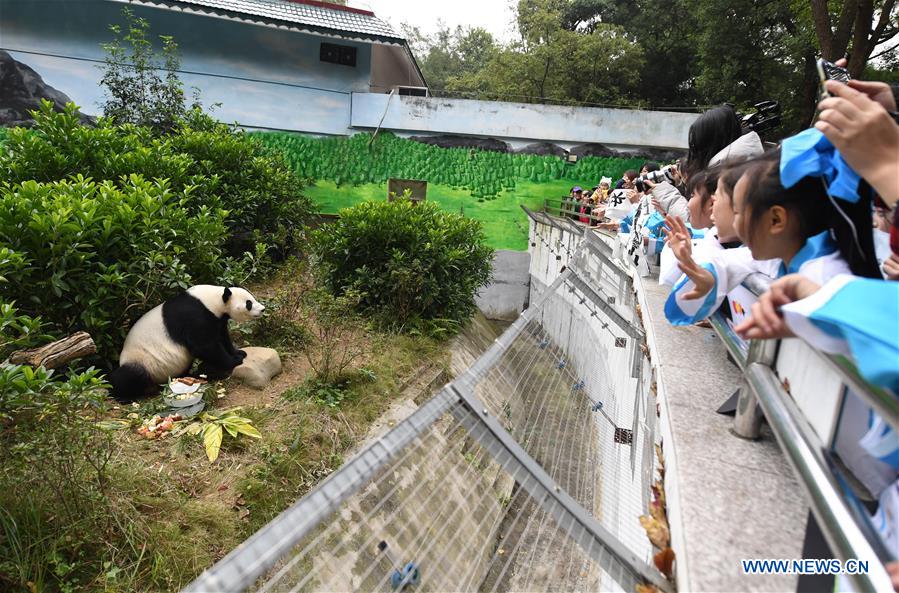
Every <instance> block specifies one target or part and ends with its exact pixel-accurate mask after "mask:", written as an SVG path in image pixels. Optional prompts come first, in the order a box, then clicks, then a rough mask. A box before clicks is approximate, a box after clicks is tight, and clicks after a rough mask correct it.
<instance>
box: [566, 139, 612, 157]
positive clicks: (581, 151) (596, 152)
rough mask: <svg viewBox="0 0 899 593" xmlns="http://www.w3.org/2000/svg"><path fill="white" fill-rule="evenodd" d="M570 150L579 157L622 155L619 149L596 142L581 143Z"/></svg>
mask: <svg viewBox="0 0 899 593" xmlns="http://www.w3.org/2000/svg"><path fill="white" fill-rule="evenodd" d="M569 152H570V153H571V154H573V155H576V156H577V157H579V158H580V157H585V156H596V157H602V158H608V157H620V156H621V154H620V153H619V152H618V151H617V150H613V149H611V148H609V147H608V146H605V145H604V144H596V143H589V144H579V145H577V146H573V147H572V148H571V150H570V151H569Z"/></svg>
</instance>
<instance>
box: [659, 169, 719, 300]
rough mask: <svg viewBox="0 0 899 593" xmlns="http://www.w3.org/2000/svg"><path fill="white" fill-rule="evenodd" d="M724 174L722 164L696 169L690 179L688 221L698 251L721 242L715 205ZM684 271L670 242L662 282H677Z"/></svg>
mask: <svg viewBox="0 0 899 593" xmlns="http://www.w3.org/2000/svg"><path fill="white" fill-rule="evenodd" d="M720 174H721V167H713V168H712V169H710V170H707V171H699V172H698V173H694V174H693V176H692V177H690V180H689V182H688V183H687V195H688V196H690V199H689V201H688V202H687V209H688V210H689V212H690V224H689V225H687V230H688V231H689V234H690V236H692V249H693V251H694V252H696V253H699V252H700V251H701V250H702V249H703V248H704V247H706V246H707V245H708V246H711V247H712V248H714V247H715V243H716V242H717V231H716V230H715V223H714V222H713V221H712V205H713V203H714V197H715V191H716V189H717V186H718V177H719V175H720ZM663 232H664V231H663ZM706 241H710V243H706ZM682 274H683V273H682V272H681V270H680V269H679V268H678V265H677V258H676V257H675V255H674V252H673V251H672V250H671V248H670V246H669V245H668V244H666V246H665V248H664V249H662V253H661V256H660V260H659V284H670V285H672V286H673V285H674V283H676V282H677V281H678V279H679V278H680V277H681V276H682Z"/></svg>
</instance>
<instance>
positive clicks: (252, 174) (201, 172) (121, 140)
mask: <svg viewBox="0 0 899 593" xmlns="http://www.w3.org/2000/svg"><path fill="white" fill-rule="evenodd" d="M34 117H35V125H34V127H33V128H31V129H27V130H26V129H23V128H14V129H12V130H9V132H8V133H7V138H6V142H5V144H4V147H5V149H6V150H5V151H4V153H3V154H0V175H2V177H3V179H5V180H6V181H8V182H9V183H22V182H24V181H39V182H51V181H60V180H63V179H66V178H68V177H71V176H74V175H82V176H84V177H90V178H92V179H94V180H96V181H107V180H108V181H111V182H113V183H115V184H116V185H118V186H122V185H123V184H127V183H128V177H129V176H130V175H132V174H135V173H137V174H139V175H142V176H143V177H144V178H145V179H165V180H167V182H168V186H169V187H170V188H171V190H172V191H174V192H181V191H183V190H184V189H185V188H188V187H190V188H191V191H190V194H189V198H190V200H188V202H187V203H186V204H185V207H186V208H188V210H189V211H191V212H192V213H193V214H194V215H195V216H196V215H199V213H200V212H202V209H203V208H220V207H223V208H225V209H227V210H228V213H227V217H226V220H225V222H226V225H227V229H228V232H227V235H225V234H224V233H223V236H222V239H223V241H225V246H226V251H227V252H228V253H230V254H232V255H239V254H241V253H243V252H244V251H247V250H249V249H251V248H252V247H253V245H254V244H256V243H260V242H264V243H266V244H267V245H269V246H270V247H271V248H272V250H273V252H274V255H276V256H283V255H284V254H286V253H287V252H288V251H289V250H290V249H292V248H293V247H294V246H295V245H296V244H297V242H296V241H297V234H298V233H300V232H301V231H302V229H303V226H304V224H305V223H306V221H307V219H308V217H309V215H310V214H311V213H312V204H311V202H310V201H309V200H308V199H307V198H305V197H304V196H303V194H302V189H303V182H302V180H301V179H299V178H298V177H297V176H296V175H295V174H294V173H293V172H292V171H291V170H290V169H289V168H288V166H287V164H286V162H285V161H284V159H283V158H282V157H281V155H280V154H278V153H277V152H276V151H274V150H272V149H269V148H266V147H264V146H263V145H262V144H261V143H260V142H259V141H258V140H256V139H254V138H253V137H251V136H249V135H247V134H245V133H244V132H242V131H239V130H235V129H233V128H231V127H229V126H226V125H223V124H219V123H216V122H215V121H214V120H212V119H211V118H210V117H208V116H206V115H203V114H202V113H201V112H199V111H196V110H194V111H192V112H190V113H189V114H188V116H187V117H186V118H185V119H182V120H180V123H179V125H178V126H177V128H176V129H175V130H174V131H173V132H172V133H171V134H167V135H158V134H157V133H156V132H154V131H153V130H151V129H150V128H145V127H140V126H135V125H132V124H127V125H121V126H118V125H115V123H114V122H113V121H112V120H110V119H105V118H100V120H99V121H98V122H97V125H96V126H94V127H87V126H81V125H79V123H78V116H77V107H76V106H75V105H72V104H70V105H68V106H67V107H66V110H65V112H63V113H55V112H54V111H53V109H52V105H51V104H50V103H49V102H44V103H43V104H42V107H41V109H40V111H38V112H35V113H34Z"/></svg>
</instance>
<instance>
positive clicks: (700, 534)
mask: <svg viewBox="0 0 899 593" xmlns="http://www.w3.org/2000/svg"><path fill="white" fill-rule="evenodd" d="M634 285H635V288H636V290H637V294H638V298H639V301H640V305H641V308H642V312H643V323H644V326H645V328H646V331H647V340H648V342H649V348H650V352H651V355H652V362H653V364H654V365H655V367H656V379H657V383H658V398H659V402H660V407H661V426H662V438H663V449H664V455H665V465H666V474H665V475H666V479H665V491H666V495H667V501H668V517H669V520H670V522H671V535H672V545H673V547H674V550H675V553H676V554H677V564H678V567H677V575H678V583H677V585H678V589H679V590H680V591H795V590H796V580H797V578H796V577H795V576H793V577H785V576H772V575H766V576H751V575H744V574H743V573H742V568H741V564H740V560H741V559H744V558H745V559H752V558H789V559H792V558H801V556H802V542H803V538H804V534H805V522H806V517H807V515H808V506H807V505H806V503H805V500H804V496H803V492H802V488H801V487H800V485H799V484H798V483H797V481H796V480H795V478H794V477H793V472H792V470H791V468H790V467H789V465H788V464H787V461H786V460H785V459H784V457H783V455H782V454H781V452H780V449H779V448H778V445H777V442H776V441H775V440H774V437H773V435H772V434H771V431H770V430H769V429H768V427H767V425H764V427H763V431H762V437H761V439H760V440H758V441H746V440H743V439H740V438H738V437H736V436H735V435H734V434H732V432H731V431H730V429H731V426H732V425H733V418H732V417H730V416H722V415H720V414H717V413H716V412H715V410H716V409H717V408H718V407H719V406H720V405H721V403H722V402H723V401H724V400H725V399H726V398H727V397H728V396H730V394H732V393H733V392H734V391H735V390H736V388H737V387H738V386H739V384H740V379H741V375H740V372H739V370H738V369H737V367H736V366H735V365H733V364H732V363H731V362H729V361H728V360H727V356H726V354H725V348H724V345H723V344H722V343H721V342H720V340H719V339H718V337H717V335H716V334H715V332H714V331H713V330H711V329H702V328H699V327H695V326H691V327H674V326H671V325H670V324H669V323H668V322H667V321H666V320H665V316H664V312H663V305H664V302H665V299H666V298H667V296H668V292H669V288H668V287H665V286H659V285H658V281H657V280H656V279H655V278H642V279H641V278H635V282H634Z"/></svg>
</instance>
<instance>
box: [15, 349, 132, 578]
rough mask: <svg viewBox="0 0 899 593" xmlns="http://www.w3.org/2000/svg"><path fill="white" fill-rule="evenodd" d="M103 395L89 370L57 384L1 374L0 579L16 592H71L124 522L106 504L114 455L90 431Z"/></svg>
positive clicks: (101, 433) (22, 372)
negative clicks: (27, 586)
mask: <svg viewBox="0 0 899 593" xmlns="http://www.w3.org/2000/svg"><path fill="white" fill-rule="evenodd" d="M104 387H105V385H104V383H103V382H102V381H101V380H100V379H99V377H98V373H97V371H95V370H88V371H86V372H83V373H78V374H72V375H70V376H69V377H68V378H67V379H58V378H56V377H55V376H54V375H53V372H52V371H47V370H45V369H43V368H39V369H36V370H33V369H31V368H30V367H22V366H11V365H2V366H0V409H2V410H3V411H4V414H3V417H2V418H0V426H3V427H4V428H6V429H5V430H2V431H0V447H2V449H3V451H4V454H3V463H2V464H0V509H2V511H0V575H4V577H6V578H9V579H10V580H12V584H13V585H18V586H21V587H22V590H26V588H25V587H26V583H27V584H28V585H29V588H30V590H38V591H44V590H61V591H73V590H76V589H77V588H78V585H79V583H83V582H84V580H85V579H89V578H93V577H94V575H96V574H97V573H98V572H101V570H100V568H99V562H98V560H97V558H98V556H99V554H98V552H99V551H100V549H101V548H103V547H104V546H105V545H107V544H105V543H104V541H105V539H106V538H107V537H109V536H110V535H111V534H113V533H117V532H118V530H119V529H120V527H119V526H120V525H123V524H127V523H128V517H126V516H124V515H123V514H122V513H120V512H118V510H117V509H116V508H114V507H111V506H110V505H109V504H108V501H107V499H106V495H107V491H108V487H109V480H110V477H111V474H110V467H109V466H110V462H111V460H112V456H113V453H114V451H115V447H114V444H113V441H112V435H111V434H110V433H108V432H107V431H105V430H103V429H101V428H100V427H99V426H98V425H97V421H98V420H99V419H100V418H101V417H102V416H103V414H104V413H105V411H106V407H107V406H108V403H107V399H106V393H105V389H104ZM7 575H8V576H7ZM6 578H4V579H3V580H4V581H5V580H6Z"/></svg>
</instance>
